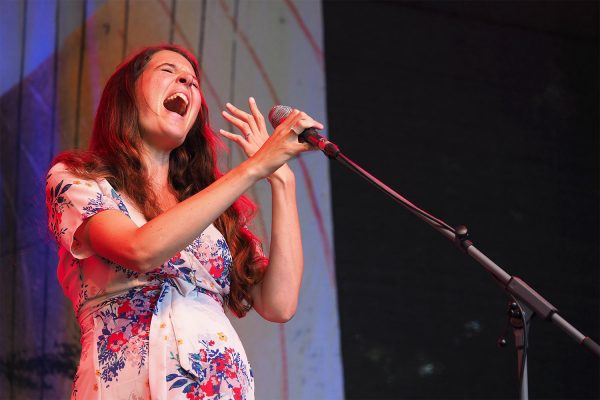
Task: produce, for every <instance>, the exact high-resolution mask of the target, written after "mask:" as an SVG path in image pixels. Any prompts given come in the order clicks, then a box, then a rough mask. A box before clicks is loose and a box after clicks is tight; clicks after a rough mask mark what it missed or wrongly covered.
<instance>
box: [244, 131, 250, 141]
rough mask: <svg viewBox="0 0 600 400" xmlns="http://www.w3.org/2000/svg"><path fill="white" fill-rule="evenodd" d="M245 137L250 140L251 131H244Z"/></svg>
mask: <svg viewBox="0 0 600 400" xmlns="http://www.w3.org/2000/svg"><path fill="white" fill-rule="evenodd" d="M244 137H245V138H246V140H248V139H249V138H250V132H246V133H244Z"/></svg>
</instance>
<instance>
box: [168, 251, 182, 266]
mask: <svg viewBox="0 0 600 400" xmlns="http://www.w3.org/2000/svg"><path fill="white" fill-rule="evenodd" d="M180 259H181V252H178V253H177V254H175V255H174V256H173V257H171V259H170V260H169V262H170V263H171V264H175V265H178V264H179V262H178V261H179V260H180Z"/></svg>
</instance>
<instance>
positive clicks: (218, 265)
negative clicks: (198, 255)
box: [209, 256, 225, 278]
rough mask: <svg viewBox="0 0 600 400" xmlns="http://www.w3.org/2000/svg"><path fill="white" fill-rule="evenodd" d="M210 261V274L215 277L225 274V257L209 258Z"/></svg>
mask: <svg viewBox="0 0 600 400" xmlns="http://www.w3.org/2000/svg"><path fill="white" fill-rule="evenodd" d="M209 262H210V274H211V275H212V276H213V277H214V278H220V277H221V275H223V272H224V271H225V267H224V262H223V257H221V256H219V257H217V258H211V259H210V260H209Z"/></svg>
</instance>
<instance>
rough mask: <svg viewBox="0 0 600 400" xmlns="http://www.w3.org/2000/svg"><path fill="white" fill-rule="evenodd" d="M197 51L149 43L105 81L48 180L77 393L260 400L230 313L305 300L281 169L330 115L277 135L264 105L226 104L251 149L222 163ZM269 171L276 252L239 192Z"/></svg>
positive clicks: (269, 312) (271, 316) (290, 121)
mask: <svg viewBox="0 0 600 400" xmlns="http://www.w3.org/2000/svg"><path fill="white" fill-rule="evenodd" d="M199 77H200V74H199V70H198V65H197V61H196V60H195V58H194V57H193V56H192V55H191V54H189V53H188V52H187V51H186V50H184V49H182V48H179V47H176V46H156V47H150V48H146V49H144V50H142V51H141V52H139V53H137V54H135V55H134V56H132V57H131V58H130V59H128V60H127V61H126V62H124V63H123V64H122V65H121V66H120V67H119V68H118V69H117V71H116V72H115V73H114V74H113V76H112V77H111V78H110V79H109V81H108V83H107V84H106V87H105V88H104V92H103V94H102V98H101V100H100V104H99V107H98V112H97V115H96V119H95V122H94V130H93V133H92V138H91V141H90V146H89V149H88V151H87V152H67V153H64V154H61V155H60V156H58V157H57V158H56V159H55V161H54V165H53V167H52V168H51V169H50V171H49V173H48V177H47V188H46V193H47V205H48V212H49V227H50V229H51V231H52V232H53V233H54V235H55V237H56V240H57V242H58V243H59V266H58V278H59V280H60V282H61V284H62V286H63V289H64V291H65V294H66V295H67V296H68V297H69V298H70V299H71V301H72V302H73V306H74V308H75V313H76V316H77V319H78V322H79V324H80V327H81V344H82V354H81V360H80V365H79V368H78V370H77V374H76V375H75V379H74V383H73V392H72V398H81V399H101V398H104V399H121V398H124V399H147V398H156V399H184V398H186V399H200V398H204V399H209V398H236V399H243V398H245V399H251V398H253V391H254V382H253V376H252V371H251V370H250V367H249V365H248V361H247V359H246V355H245V353H244V349H243V347H242V345H241V343H240V341H239V338H238V337H237V334H236V333H235V331H234V329H233V328H232V326H231V324H230V323H229V321H228V319H227V317H226V316H225V314H224V307H225V306H227V307H228V308H229V309H230V310H231V311H233V313H235V314H236V315H238V316H240V317H241V316H243V315H245V314H246V313H247V312H248V311H249V310H250V309H251V308H254V309H255V310H256V311H257V312H258V313H259V314H260V315H261V316H262V317H263V318H265V319H267V320H269V321H274V322H285V321H287V320H289V319H290V318H291V317H292V316H293V314H294V312H295V310H296V306H297V301H298V293H299V289H300V283H301V277H302V269H303V260H302V246H301V237H300V227H299V221H298V214H297V210H296V203H295V202H296V200H295V180H294V175H293V173H292V171H291V170H290V168H289V167H288V166H287V165H286V164H285V163H286V162H287V161H288V160H289V159H290V158H292V157H294V156H295V155H297V154H298V153H300V152H303V151H307V150H310V149H311V148H310V146H309V145H307V144H305V143H299V142H298V140H297V134H296V132H301V131H302V130H304V129H306V128H309V127H316V128H319V129H322V128H323V126H322V125H321V124H320V123H318V122H316V121H314V120H313V119H311V118H310V117H309V116H307V115H306V114H304V113H302V112H299V111H297V110H294V112H293V113H292V114H290V116H288V118H286V120H285V121H284V122H283V123H282V124H281V125H280V126H279V127H278V128H277V129H275V131H274V132H273V134H272V135H271V136H270V137H269V135H268V134H267V131H266V126H265V122H264V118H263V116H262V115H261V113H260V111H259V110H258V107H257V106H256V103H255V101H254V100H253V99H252V98H251V99H250V100H249V107H250V113H246V112H244V111H242V110H240V109H238V108H236V107H234V106H233V105H230V104H228V105H227V111H224V112H223V116H224V118H225V119H226V120H227V121H229V122H231V124H233V125H234V126H235V127H237V128H238V129H239V130H240V132H241V133H242V135H236V134H233V133H231V132H226V131H221V134H222V135H223V136H224V137H226V138H227V139H229V140H232V141H233V142H235V143H236V144H237V145H239V146H240V147H241V149H242V150H243V151H244V152H245V153H246V154H247V156H248V159H247V160H245V161H244V162H242V163H241V164H240V165H239V166H237V167H236V168H234V169H232V170H231V171H229V172H228V173H226V174H224V175H223V174H221V173H220V172H219V170H218V169H217V166H216V163H217V159H216V154H215V146H216V143H217V140H216V138H215V136H214V134H213V133H212V131H211V129H210V126H209V123H208V110H207V107H206V101H205V99H204V97H203V96H202V92H201V90H200V87H199ZM262 178H267V179H268V181H269V183H270V185H271V190H272V199H273V215H272V221H273V223H272V228H271V229H272V239H271V248H270V253H269V256H270V259H268V260H267V259H266V258H265V257H264V256H263V255H262V252H261V245H260V242H259V241H258V240H257V238H256V237H255V236H254V235H253V234H252V233H251V232H250V231H249V230H248V228H247V224H248V223H249V221H250V219H251V214H252V211H253V207H252V204H251V203H250V202H249V201H248V200H245V199H244V198H243V197H242V194H243V193H244V192H245V191H246V190H247V189H249V188H250V187H251V186H252V185H253V184H254V183H256V182H257V181H258V180H260V179H262Z"/></svg>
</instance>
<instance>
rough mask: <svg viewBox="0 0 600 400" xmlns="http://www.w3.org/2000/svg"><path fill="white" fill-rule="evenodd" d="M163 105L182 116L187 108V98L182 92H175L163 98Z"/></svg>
mask: <svg viewBox="0 0 600 400" xmlns="http://www.w3.org/2000/svg"><path fill="white" fill-rule="evenodd" d="M163 106H165V108H166V109H167V110H169V111H171V112H174V113H177V114H179V115H181V116H182V117H183V116H184V115H185V112H186V111H187V108H188V99H187V97H186V96H185V95H184V94H183V93H175V94H173V95H171V96H169V97H167V98H166V99H165V101H164V102H163Z"/></svg>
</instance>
